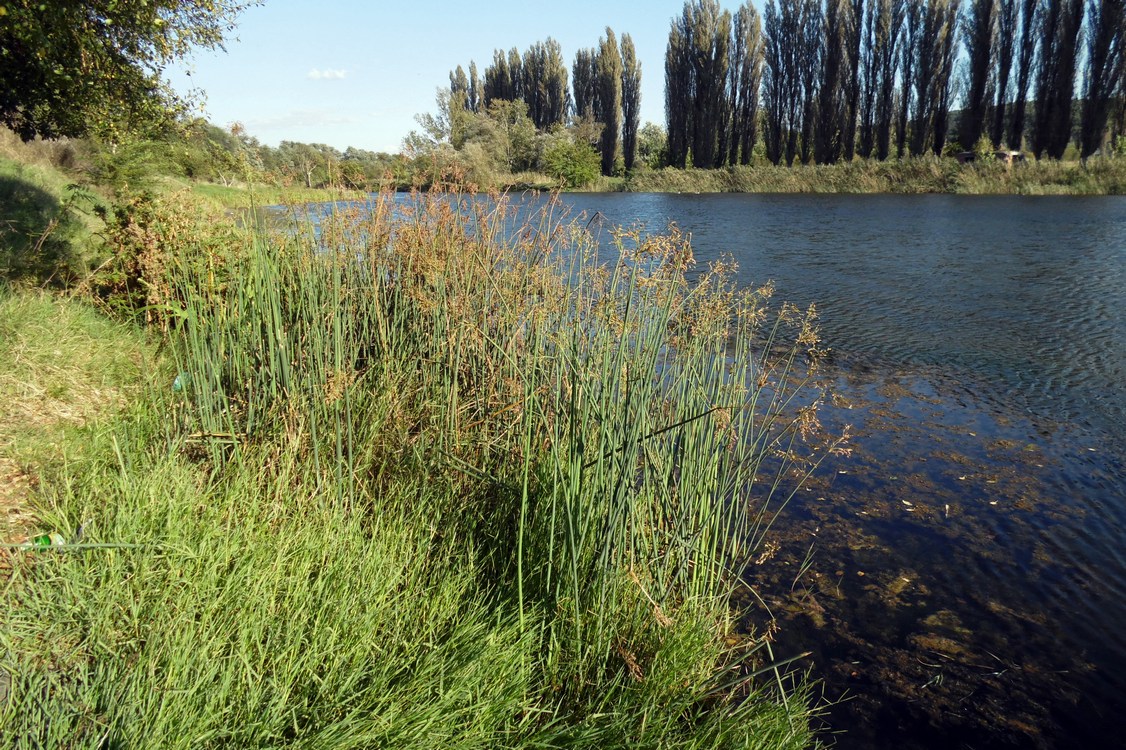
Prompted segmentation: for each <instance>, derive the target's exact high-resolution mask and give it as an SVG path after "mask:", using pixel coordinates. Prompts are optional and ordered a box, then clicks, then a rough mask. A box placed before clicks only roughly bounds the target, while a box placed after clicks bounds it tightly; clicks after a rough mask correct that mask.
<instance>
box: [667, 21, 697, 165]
mask: <svg viewBox="0 0 1126 750" xmlns="http://www.w3.org/2000/svg"><path fill="white" fill-rule="evenodd" d="M687 15H688V5H687V4H685V6H684V13H683V14H682V16H681V17H680V18H677V19H673V22H672V28H670V29H669V41H668V46H667V48H666V50H665V124H666V126H667V138H668V141H667V147H668V160H669V164H670V165H671V166H673V167H676V168H678V169H684V168H685V167H686V166H687V164H688V149H689V147H690V144H691V122H692V118H691V115H690V112H691V100H692V62H691V55H692V49H691V46H690V45H691V40H690V39H689V32H688V24H687V21H686V20H685V19H686V17H687Z"/></svg>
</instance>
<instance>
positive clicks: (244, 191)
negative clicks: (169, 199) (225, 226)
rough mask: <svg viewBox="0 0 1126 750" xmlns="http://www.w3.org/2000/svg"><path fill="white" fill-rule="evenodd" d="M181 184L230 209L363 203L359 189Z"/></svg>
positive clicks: (198, 194)
mask: <svg viewBox="0 0 1126 750" xmlns="http://www.w3.org/2000/svg"><path fill="white" fill-rule="evenodd" d="M178 185H179V186H181V187H182V188H186V189H189V190H191V191H192V193H193V194H195V195H197V196H199V197H200V198H203V199H205V200H207V201H208V202H210V203H213V204H215V205H218V206H221V207H223V208H229V209H245V208H246V207H247V206H252V205H256V206H282V205H285V206H292V205H301V204H305V203H328V202H331V201H339V200H363V199H364V198H366V197H367V193H364V192H362V191H360V190H336V189H329V188H306V187H278V186H276V185H246V184H238V185H217V184H215V183H211V182H189V181H180V182H178Z"/></svg>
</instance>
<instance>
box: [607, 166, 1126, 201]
mask: <svg viewBox="0 0 1126 750" xmlns="http://www.w3.org/2000/svg"><path fill="white" fill-rule="evenodd" d="M596 189H601V190H623V191H629V192H639V193H900V194H920V193H954V194H964V195H1004V194H1012V195H1122V194H1124V193H1126V160H1122V159H1091V160H1090V161H1089V162H1088V163H1087V164H1081V163H1080V162H1078V161H1075V162H1054V161H1035V160H1029V161H1027V162H1025V163H1021V164H1014V165H1012V166H1011V167H1010V166H1007V165H1005V164H1001V163H996V162H994V163H973V164H959V163H958V162H957V161H956V160H955V159H953V158H943V159H936V158H917V159H908V160H905V161H894V160H891V161H885V162H878V161H861V160H857V161H854V162H851V163H847V164H843V163H842V164H833V165H824V166H800V165H799V166H795V167H792V168H791V167H775V166H748V167H732V168H728V169H716V170H702V169H689V170H677V169H663V170H647V171H641V172H638V173H636V174H634V175H632V176H631V177H630V178H628V179H618V180H617V181H615V182H614V183H608V182H606V181H605V180H604V182H603V183H600V184H599V185H597V186H596Z"/></svg>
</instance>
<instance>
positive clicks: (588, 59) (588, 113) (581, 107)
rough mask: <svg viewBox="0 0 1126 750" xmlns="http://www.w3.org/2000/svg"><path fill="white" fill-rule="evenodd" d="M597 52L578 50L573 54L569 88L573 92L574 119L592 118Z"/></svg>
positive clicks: (594, 50) (593, 50) (595, 90)
mask: <svg viewBox="0 0 1126 750" xmlns="http://www.w3.org/2000/svg"><path fill="white" fill-rule="evenodd" d="M597 63H598V50H596V49H580V50H579V51H578V52H576V53H575V62H574V63H573V65H572V66H571V86H572V90H573V92H574V101H575V119H576V120H583V119H586V118H587V117H594V109H595V106H594V102H595V98H596V96H597V87H596V86H595V79H596V77H597V75H598V69H597Z"/></svg>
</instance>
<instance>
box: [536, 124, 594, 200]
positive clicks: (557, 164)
mask: <svg viewBox="0 0 1126 750" xmlns="http://www.w3.org/2000/svg"><path fill="white" fill-rule="evenodd" d="M543 163H544V171H546V172H547V173H548V174H549V175H551V176H552V177H554V178H556V179H558V180H559V181H560V182H561V183H562V184H563V186H564V187H568V188H578V187H585V186H586V185H589V184H591V183H592V182H594V181H595V180H596V179H598V175H599V172H600V169H601V163H600V161H599V156H598V153H597V152H596V151H595V150H594V149H593V148H592V147H591V146H589V145H588V144H585V143H576V142H575V141H574V140H572V139H571V138H570V137H560V138H557V139H555V141H554V142H553V143H551V145H549V146H548V147H547V148H546V149H545V151H544V154H543Z"/></svg>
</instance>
